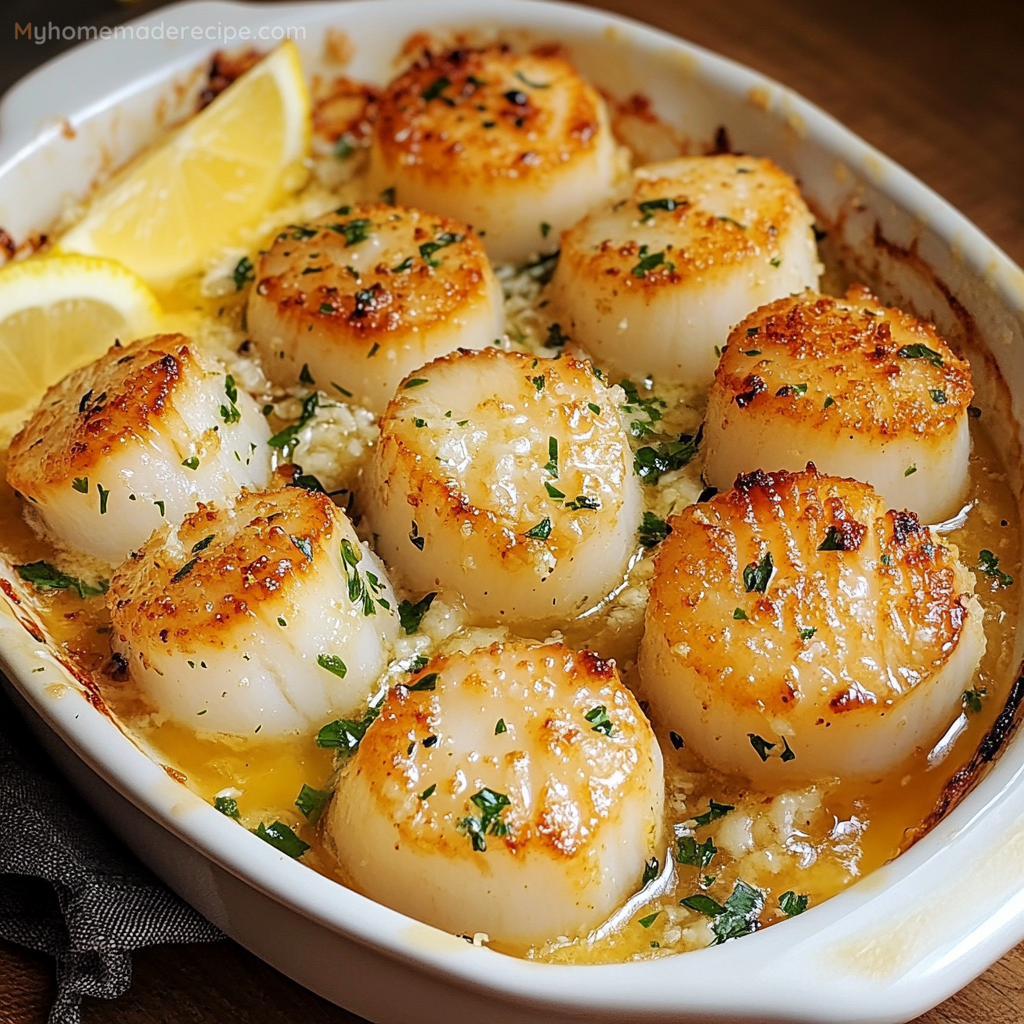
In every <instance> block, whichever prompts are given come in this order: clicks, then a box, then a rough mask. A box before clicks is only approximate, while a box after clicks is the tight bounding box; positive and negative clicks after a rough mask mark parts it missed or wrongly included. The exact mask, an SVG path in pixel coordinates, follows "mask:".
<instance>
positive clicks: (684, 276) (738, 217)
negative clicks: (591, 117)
mask: <svg viewBox="0 0 1024 1024" xmlns="http://www.w3.org/2000/svg"><path fill="white" fill-rule="evenodd" d="M809 217H810V215H809V214H808V212H807V208H806V206H805V204H804V202H803V200H802V199H801V198H800V193H799V190H798V189H797V187H796V183H795V182H794V181H793V179H792V178H791V177H790V176H789V175H788V174H786V173H785V171H783V170H782V169H781V168H779V167H778V166H777V165H776V164H775V163H773V162H772V161H771V160H769V159H767V158H766V157H749V156H731V155H725V156H706V157H686V158H681V159H678V160H670V161H666V162H665V163H661V164H654V165H651V166H649V167H643V168H640V169H639V170H638V171H636V172H635V174H634V181H633V191H632V194H631V195H630V196H629V198H626V199H622V198H620V199H615V200H610V201H608V202H606V203H604V204H603V205H601V206H599V207H598V208H597V209H596V210H594V211H593V212H591V213H589V214H588V215H587V216H586V217H584V218H583V220H581V221H580V222H579V223H578V224H576V225H575V226H574V227H572V228H570V229H569V230H568V231H566V232H563V234H562V248H561V253H562V254H561V257H560V259H561V261H562V262H564V263H565V264H566V266H567V267H572V269H573V270H574V272H576V273H577V274H583V275H586V276H588V277H590V278H591V279H593V280H604V281H606V282H608V283H609V285H612V283H614V286H615V287H616V288H620V289H622V290H623V291H625V292H627V293H630V292H632V293H636V292H639V293H641V294H644V293H646V292H649V291H651V290H653V289H657V288H659V287H662V286H664V285H666V284H679V283H682V282H688V281H692V279H694V278H695V277H700V276H704V275H708V274H713V273H715V272H716V271H718V270H720V269H724V268H728V267H730V266H734V265H735V264H738V263H742V262H744V261H746V260H749V259H751V258H753V257H757V256H762V257H764V258H765V261H766V262H767V261H768V260H770V259H772V258H779V254H780V245H779V242H780V237H781V236H782V234H783V233H784V232H788V231H791V230H792V229H793V225H794V222H795V221H796V222H798V221H801V220H807V221H809Z"/></svg>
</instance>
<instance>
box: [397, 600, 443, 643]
mask: <svg viewBox="0 0 1024 1024" xmlns="http://www.w3.org/2000/svg"><path fill="white" fill-rule="evenodd" d="M435 597H437V593H436V591H435V592H433V593H430V594H427V595H426V596H425V597H421V598H420V599H419V600H418V601H417V602H416V603H415V604H414V603H413V602H412V601H402V602H401V603H400V604H399V606H398V621H399V622H401V624H402V629H403V630H405V633H406V636H411V635H412V634H413V633H415V632H416V630H418V629H419V628H420V623H421V622H422V621H423V616H424V615H426V614H427V612H428V611H429V610H430V606H431V604H433V601H434V598H435Z"/></svg>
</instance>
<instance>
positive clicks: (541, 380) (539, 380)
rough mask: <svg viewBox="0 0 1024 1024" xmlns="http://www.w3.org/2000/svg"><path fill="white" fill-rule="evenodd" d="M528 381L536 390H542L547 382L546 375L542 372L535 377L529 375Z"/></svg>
mask: <svg viewBox="0 0 1024 1024" xmlns="http://www.w3.org/2000/svg"><path fill="white" fill-rule="evenodd" d="M530 382H531V383H532V384H533V386H534V387H535V388H536V389H537V390H538V391H543V390H544V385H545V383H546V382H547V377H545V376H544V374H543V373H542V374H539V375H538V376H536V377H531V378H530Z"/></svg>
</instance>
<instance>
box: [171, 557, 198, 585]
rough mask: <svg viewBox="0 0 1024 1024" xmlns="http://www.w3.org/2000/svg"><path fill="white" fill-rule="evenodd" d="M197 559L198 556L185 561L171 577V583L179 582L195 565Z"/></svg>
mask: <svg viewBox="0 0 1024 1024" xmlns="http://www.w3.org/2000/svg"><path fill="white" fill-rule="evenodd" d="M198 561H199V559H198V558H192V559H190V560H189V561H187V562H186V563H185V564H184V565H183V566H182V567H181V568H180V569H179V570H178V571H177V572H176V573H175V574H174V575H173V576H172V577H171V582H172V583H180V582H181V581H182V580H183V579H184V578H185V577H186V576H187V575H188V574H189V573H190V572H191V571H192V570H193V569H194V568H195V567H196V563H197V562H198Z"/></svg>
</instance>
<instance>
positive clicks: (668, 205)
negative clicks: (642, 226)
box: [637, 199, 685, 221]
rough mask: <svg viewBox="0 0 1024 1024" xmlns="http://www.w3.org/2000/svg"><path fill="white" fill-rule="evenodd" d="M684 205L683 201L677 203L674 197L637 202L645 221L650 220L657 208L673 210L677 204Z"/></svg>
mask: <svg viewBox="0 0 1024 1024" xmlns="http://www.w3.org/2000/svg"><path fill="white" fill-rule="evenodd" d="M684 205H685V203H677V202H676V201H675V200H674V199H645V200H644V201H643V202H642V203H637V206H639V208H640V213H641V214H643V218H642V219H643V220H645V221H649V220H652V219H653V218H654V214H655V212H656V211H657V210H674V209H675V208H676V207H677V206H684Z"/></svg>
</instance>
